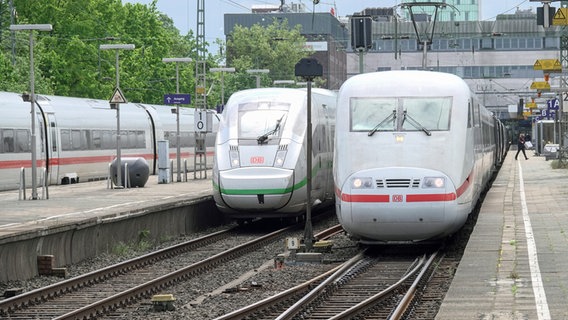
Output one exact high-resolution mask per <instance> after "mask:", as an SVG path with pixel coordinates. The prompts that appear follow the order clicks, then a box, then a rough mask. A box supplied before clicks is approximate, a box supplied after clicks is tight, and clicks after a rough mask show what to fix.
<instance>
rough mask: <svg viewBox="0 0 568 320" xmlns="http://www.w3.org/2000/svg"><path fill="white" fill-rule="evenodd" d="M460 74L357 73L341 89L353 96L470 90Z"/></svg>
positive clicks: (397, 71)
mask: <svg viewBox="0 0 568 320" xmlns="http://www.w3.org/2000/svg"><path fill="white" fill-rule="evenodd" d="M469 91H470V88H469V86H468V85H467V83H466V82H465V81H464V80H463V79H462V78H460V77H458V76H456V75H453V74H450V73H445V72H436V71H420V70H392V71H380V72H370V73H363V74H359V75H356V76H353V77H351V78H349V79H347V81H345V83H343V85H342V86H341V88H340V90H339V95H340V96H343V95H345V94H347V95H349V96H352V95H356V96H361V97H365V96H377V95H380V96H389V95H391V96H400V95H404V96H439V95H441V94H443V95H447V94H448V93H452V94H461V93H464V92H469Z"/></svg>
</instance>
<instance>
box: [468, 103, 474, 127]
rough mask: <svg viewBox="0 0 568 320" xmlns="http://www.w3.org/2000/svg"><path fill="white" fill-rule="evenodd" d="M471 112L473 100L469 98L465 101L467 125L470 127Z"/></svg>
mask: <svg viewBox="0 0 568 320" xmlns="http://www.w3.org/2000/svg"><path fill="white" fill-rule="evenodd" d="M472 114H473V102H472V100H471V99H470V100H469V101H468V103H467V127H468V128H471V127H472V119H471V117H472Z"/></svg>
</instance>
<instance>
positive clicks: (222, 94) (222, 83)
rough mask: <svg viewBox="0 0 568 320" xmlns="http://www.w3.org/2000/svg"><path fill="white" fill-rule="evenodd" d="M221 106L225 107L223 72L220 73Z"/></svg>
mask: <svg viewBox="0 0 568 320" xmlns="http://www.w3.org/2000/svg"><path fill="white" fill-rule="evenodd" d="M221 106H222V107H225V72H224V71H222V72H221Z"/></svg>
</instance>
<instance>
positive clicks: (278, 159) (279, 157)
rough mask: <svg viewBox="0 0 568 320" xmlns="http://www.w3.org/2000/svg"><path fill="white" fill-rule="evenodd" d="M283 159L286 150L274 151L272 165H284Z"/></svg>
mask: <svg viewBox="0 0 568 320" xmlns="http://www.w3.org/2000/svg"><path fill="white" fill-rule="evenodd" d="M284 159H286V151H284V150H280V151H278V152H276V157H275V158H274V166H275V167H282V166H283V165H284Z"/></svg>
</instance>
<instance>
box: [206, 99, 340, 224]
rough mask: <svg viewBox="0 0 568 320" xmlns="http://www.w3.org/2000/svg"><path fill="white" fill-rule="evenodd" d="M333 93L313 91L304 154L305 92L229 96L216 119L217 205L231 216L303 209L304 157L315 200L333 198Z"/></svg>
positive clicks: (293, 212) (288, 213) (291, 212)
mask: <svg viewBox="0 0 568 320" xmlns="http://www.w3.org/2000/svg"><path fill="white" fill-rule="evenodd" d="M335 98H336V97H335V94H334V93H332V92H330V91H327V90H319V89H316V90H314V92H313V94H312V105H311V112H312V128H313V130H312V140H313V146H312V152H311V155H308V153H307V145H306V142H307V136H306V134H305V132H306V128H307V122H306V114H307V92H306V90H301V89H284V88H265V89H251V90H244V91H241V92H237V93H235V94H233V96H231V98H230V99H229V101H228V102H227V105H226V107H225V110H224V111H223V115H222V116H221V121H220V124H219V132H218V134H217V140H216V143H215V160H214V165H213V189H214V191H213V195H214V199H215V203H216V205H217V207H218V208H219V209H220V210H221V211H222V212H224V213H226V214H227V215H228V216H230V217H233V218H236V219H250V218H257V217H270V218H281V217H288V216H297V215H301V214H302V213H303V212H304V211H305V209H306V203H307V200H306V199H307V190H306V180H307V179H306V177H307V172H308V170H307V169H306V164H307V157H308V156H311V157H312V159H311V160H312V164H313V166H312V171H313V175H314V179H313V180H315V181H317V183H314V186H313V188H312V193H311V197H312V200H313V201H314V202H316V200H320V201H317V202H318V203H319V202H329V201H332V200H333V196H332V195H333V184H332V175H331V165H330V162H331V159H332V152H333V131H332V130H333V125H334V116H335V101H336V100H335Z"/></svg>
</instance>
